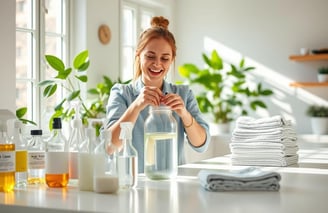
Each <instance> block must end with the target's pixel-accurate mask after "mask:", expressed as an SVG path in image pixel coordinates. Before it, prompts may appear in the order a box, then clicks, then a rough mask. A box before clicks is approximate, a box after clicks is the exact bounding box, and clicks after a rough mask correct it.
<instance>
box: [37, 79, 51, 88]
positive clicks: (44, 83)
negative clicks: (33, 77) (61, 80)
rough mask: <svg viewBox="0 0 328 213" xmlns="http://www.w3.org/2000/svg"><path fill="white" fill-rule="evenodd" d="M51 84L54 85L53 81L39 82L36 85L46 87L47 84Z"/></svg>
mask: <svg viewBox="0 0 328 213" xmlns="http://www.w3.org/2000/svg"><path fill="white" fill-rule="evenodd" d="M53 83H55V81H53V80H44V81H40V82H39V83H38V86H40V87H41V86H45V85H48V84H53Z"/></svg>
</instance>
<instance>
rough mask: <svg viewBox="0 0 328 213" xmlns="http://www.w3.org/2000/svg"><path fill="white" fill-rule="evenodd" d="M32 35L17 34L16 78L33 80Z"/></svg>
mask: <svg viewBox="0 0 328 213" xmlns="http://www.w3.org/2000/svg"><path fill="white" fill-rule="evenodd" d="M32 64H33V63H32V34H31V33H26V32H16V78H18V79H19V78H32Z"/></svg>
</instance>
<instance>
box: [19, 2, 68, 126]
mask: <svg viewBox="0 0 328 213" xmlns="http://www.w3.org/2000/svg"><path fill="white" fill-rule="evenodd" d="M68 3H69V1H68V0H16V107H17V108H20V107H27V108H28V115H27V117H26V118H27V119H29V120H33V121H35V122H36V123H38V124H39V126H40V127H41V128H42V127H44V128H43V129H47V128H46V127H47V126H48V121H49V118H50V115H51V114H52V113H53V107H54V106H55V105H56V103H57V101H56V99H58V98H62V97H53V98H51V100H47V101H46V102H45V101H42V100H41V99H42V94H40V91H41V90H40V88H39V87H38V86H37V83H38V82H40V81H41V80H44V79H47V78H49V77H50V75H51V74H50V72H49V70H48V69H47V67H46V64H45V61H44V55H45V54H52V55H56V56H57V57H59V58H61V59H62V60H64V61H67V60H68V59H67V57H68V46H69V45H68V30H67V29H68V25H67V23H69V22H68V11H69V10H68V6H69V5H68ZM44 102H45V103H44ZM41 118H42V119H41Z"/></svg>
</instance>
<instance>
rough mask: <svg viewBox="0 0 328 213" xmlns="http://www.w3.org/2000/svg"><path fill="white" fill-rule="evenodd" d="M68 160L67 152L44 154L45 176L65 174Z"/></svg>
mask: <svg viewBox="0 0 328 213" xmlns="http://www.w3.org/2000/svg"><path fill="white" fill-rule="evenodd" d="M68 159H69V153H68V152H46V174H67V173H68V171H69V169H68V165H69V162H68Z"/></svg>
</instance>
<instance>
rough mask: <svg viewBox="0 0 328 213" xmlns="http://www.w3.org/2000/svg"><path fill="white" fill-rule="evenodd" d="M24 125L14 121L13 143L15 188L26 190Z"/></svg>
mask: <svg viewBox="0 0 328 213" xmlns="http://www.w3.org/2000/svg"><path fill="white" fill-rule="evenodd" d="M22 127H23V123H22V122H21V121H20V120H15V121H14V134H13V136H12V141H13V143H14V144H15V148H16V162H15V163H16V172H15V187H16V188H24V187H26V185H27V143H26V140H25V138H23V135H22Z"/></svg>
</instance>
